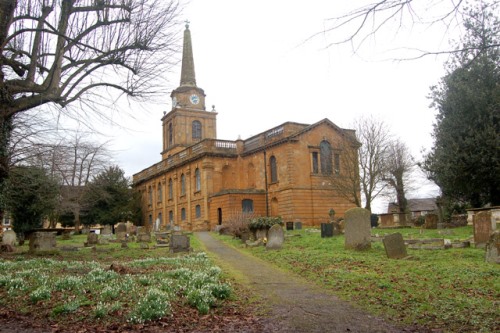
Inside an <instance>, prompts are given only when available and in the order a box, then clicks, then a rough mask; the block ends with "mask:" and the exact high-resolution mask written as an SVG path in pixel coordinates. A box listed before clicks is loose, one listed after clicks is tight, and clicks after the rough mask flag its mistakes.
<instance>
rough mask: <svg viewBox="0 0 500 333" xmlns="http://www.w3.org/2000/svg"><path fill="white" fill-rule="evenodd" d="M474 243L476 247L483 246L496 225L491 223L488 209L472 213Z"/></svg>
mask: <svg viewBox="0 0 500 333" xmlns="http://www.w3.org/2000/svg"><path fill="white" fill-rule="evenodd" d="M473 226H474V243H475V244H476V247H480V248H484V247H485V246H486V243H487V242H488V240H489V239H490V234H491V233H492V232H493V230H494V229H495V227H496V224H495V223H492V219H491V212H490V211H489V210H487V211H482V212H479V213H477V214H475V215H474V222H473Z"/></svg>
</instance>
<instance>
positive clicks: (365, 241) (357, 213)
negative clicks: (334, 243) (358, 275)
mask: <svg viewBox="0 0 500 333" xmlns="http://www.w3.org/2000/svg"><path fill="white" fill-rule="evenodd" d="M344 234H345V243H344V244H345V248H346V249H354V250H366V249H369V248H371V228H370V211H369V210H366V209H364V208H358V207H357V208H351V209H349V210H348V211H347V212H346V213H345V223H344Z"/></svg>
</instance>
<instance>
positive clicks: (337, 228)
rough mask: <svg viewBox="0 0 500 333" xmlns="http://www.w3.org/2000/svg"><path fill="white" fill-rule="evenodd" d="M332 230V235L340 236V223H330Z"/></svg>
mask: <svg viewBox="0 0 500 333" xmlns="http://www.w3.org/2000/svg"><path fill="white" fill-rule="evenodd" d="M332 228H333V231H332V232H333V235H334V236H337V235H341V234H342V226H341V225H340V222H337V221H335V222H332Z"/></svg>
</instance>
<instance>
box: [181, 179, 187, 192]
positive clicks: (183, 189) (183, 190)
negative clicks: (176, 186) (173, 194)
mask: <svg viewBox="0 0 500 333" xmlns="http://www.w3.org/2000/svg"><path fill="white" fill-rule="evenodd" d="M184 194H186V176H184V174H182V175H181V195H184Z"/></svg>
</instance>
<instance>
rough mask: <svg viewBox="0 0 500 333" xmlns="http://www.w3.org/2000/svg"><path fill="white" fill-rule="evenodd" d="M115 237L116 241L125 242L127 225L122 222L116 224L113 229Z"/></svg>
mask: <svg viewBox="0 0 500 333" xmlns="http://www.w3.org/2000/svg"><path fill="white" fill-rule="evenodd" d="M115 235H116V240H117V241H119V242H123V241H125V240H126V239H127V225H126V224H125V223H123V222H120V223H118V224H117V225H116V227H115Z"/></svg>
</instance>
